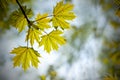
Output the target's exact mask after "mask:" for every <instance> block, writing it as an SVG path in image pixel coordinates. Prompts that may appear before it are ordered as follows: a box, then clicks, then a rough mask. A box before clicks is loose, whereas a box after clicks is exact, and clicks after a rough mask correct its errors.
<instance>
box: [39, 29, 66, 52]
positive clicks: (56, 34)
mask: <svg viewBox="0 0 120 80" xmlns="http://www.w3.org/2000/svg"><path fill="white" fill-rule="evenodd" d="M62 33H63V32H62V31H60V30H56V31H52V32H50V33H49V34H47V35H44V36H42V40H41V42H40V46H42V45H44V50H46V51H47V52H48V53H49V52H50V51H51V50H58V45H63V44H65V42H66V41H65V39H64V38H63V37H62V36H60V35H61V34H62Z"/></svg>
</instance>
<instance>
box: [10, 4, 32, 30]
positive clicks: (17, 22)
mask: <svg viewBox="0 0 120 80" xmlns="http://www.w3.org/2000/svg"><path fill="white" fill-rule="evenodd" d="M22 7H23V9H24V11H25V14H26V15H27V17H28V18H30V17H32V14H33V13H32V10H31V9H27V8H26V6H22ZM9 21H10V24H11V25H12V26H14V27H16V28H17V29H18V31H19V32H21V31H22V30H24V29H25V27H26V26H27V25H28V23H27V20H26V18H25V17H24V15H23V13H22V11H21V9H20V8H19V9H18V10H16V11H14V12H12V14H11V15H10V18H9Z"/></svg>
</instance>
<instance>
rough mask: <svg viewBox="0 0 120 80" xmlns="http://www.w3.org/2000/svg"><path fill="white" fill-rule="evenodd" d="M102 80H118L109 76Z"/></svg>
mask: <svg viewBox="0 0 120 80" xmlns="http://www.w3.org/2000/svg"><path fill="white" fill-rule="evenodd" d="M103 80H118V78H117V76H113V75H109V76H106V77H105V78H104V79H103Z"/></svg>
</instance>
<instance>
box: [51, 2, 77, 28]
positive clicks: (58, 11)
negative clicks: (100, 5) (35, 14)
mask: <svg viewBox="0 0 120 80" xmlns="http://www.w3.org/2000/svg"><path fill="white" fill-rule="evenodd" d="M72 9H73V5H72V4H69V3H67V4H63V0H62V1H60V2H59V3H57V5H56V7H55V8H54V10H53V18H52V23H53V26H55V27H56V26H60V27H61V28H62V29H66V28H69V27H70V25H69V23H68V22H67V20H73V19H74V18H75V15H74V13H73V12H72V11H71V10H72Z"/></svg>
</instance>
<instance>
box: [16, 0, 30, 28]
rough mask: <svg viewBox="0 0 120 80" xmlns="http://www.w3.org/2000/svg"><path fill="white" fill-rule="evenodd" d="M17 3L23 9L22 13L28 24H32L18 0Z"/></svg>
mask: <svg viewBox="0 0 120 80" xmlns="http://www.w3.org/2000/svg"><path fill="white" fill-rule="evenodd" d="M16 2H17V4H18V5H19V7H20V9H21V11H22V13H23V15H24V17H25V18H26V20H27V22H28V24H30V20H29V19H28V17H27V15H26V14H25V11H24V9H23V7H22V6H21V4H20V3H19V1H18V0H16ZM28 27H30V26H28Z"/></svg>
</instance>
